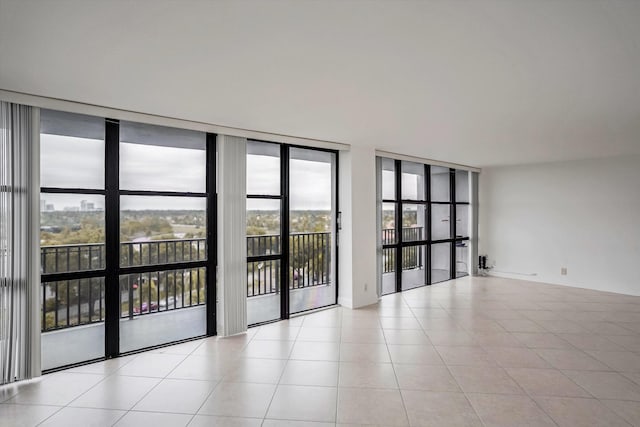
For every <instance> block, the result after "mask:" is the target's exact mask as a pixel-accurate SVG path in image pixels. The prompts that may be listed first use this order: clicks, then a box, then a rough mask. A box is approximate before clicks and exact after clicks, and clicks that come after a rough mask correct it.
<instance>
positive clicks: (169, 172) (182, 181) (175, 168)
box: [120, 122, 207, 193]
mask: <svg viewBox="0 0 640 427" xmlns="http://www.w3.org/2000/svg"><path fill="white" fill-rule="evenodd" d="M206 144H207V136H206V134H205V133H204V132H196V131H191V130H184V129H176V128H170V127H164V126H154V125H147V124H142V123H132V122H120V188H121V189H123V190H152V191H182V192H192V193H204V192H205V191H206V163H207V155H206V150H205V147H206Z"/></svg>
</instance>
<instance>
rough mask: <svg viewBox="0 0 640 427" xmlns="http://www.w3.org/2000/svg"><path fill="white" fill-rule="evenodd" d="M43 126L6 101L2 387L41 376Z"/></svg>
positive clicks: (1, 120) (1, 135) (0, 216)
mask: <svg viewBox="0 0 640 427" xmlns="http://www.w3.org/2000/svg"><path fill="white" fill-rule="evenodd" d="M38 125H39V110H38V109H36V108H32V107H27V106H24V105H17V104H10V103H6V102H0V384H5V383H9V382H12V381H17V380H22V379H28V378H32V377H35V376H39V375H40V298H39V292H38V290H39V288H40V263H39V258H40V257H39V247H40V245H39V222H40V218H39V211H40V209H39V191H40V183H39V172H40V160H39V155H40V153H39V136H38Z"/></svg>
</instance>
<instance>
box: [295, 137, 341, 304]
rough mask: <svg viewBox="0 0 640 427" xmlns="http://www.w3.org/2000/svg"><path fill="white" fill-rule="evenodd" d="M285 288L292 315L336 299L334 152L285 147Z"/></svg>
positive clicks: (333, 302) (333, 301)
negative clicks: (287, 172) (287, 177)
mask: <svg viewBox="0 0 640 427" xmlns="http://www.w3.org/2000/svg"><path fill="white" fill-rule="evenodd" d="M290 159H291V160H290V182H291V184H290V194H291V195H290V214H289V215H290V230H291V234H290V236H289V247H290V253H289V262H290V269H289V288H290V293H289V296H290V304H291V305H290V310H291V313H297V312H300V311H304V310H309V309H312V308H318V307H323V306H326V305H330V304H335V303H336V297H337V296H336V288H335V281H334V280H333V277H334V265H335V259H334V257H335V251H334V246H335V245H334V242H335V239H334V224H335V209H334V206H335V194H334V191H333V189H334V187H335V154H334V153H329V152H324V151H316V150H309V149H300V148H292V149H291V150H290Z"/></svg>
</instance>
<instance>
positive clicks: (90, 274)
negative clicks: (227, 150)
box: [40, 110, 215, 369]
mask: <svg viewBox="0 0 640 427" xmlns="http://www.w3.org/2000/svg"><path fill="white" fill-rule="evenodd" d="M214 171H215V135H210V134H206V133H203V132H195V131H188V130H181V129H175V128H167V127H160V126H151V125H144V124H139V123H132V122H119V121H117V120H110V119H104V118H98V117H90V116H84V115H78V114H70V113H62V112H56V111H49V110H43V111H42V114H41V185H42V188H41V201H40V209H41V218H42V219H41V257H42V259H41V263H42V313H43V315H42V331H43V334H42V347H43V350H42V356H43V368H44V369H52V368H57V367H61V366H65V365H69V364H73V363H79V362H83V361H87V360H92V359H96V358H102V357H113V356H117V355H118V354H121V353H126V352H129V351H134V350H139V349H143V348H148V347H152V346H157V345H162V344H166V343H170V342H175V341H179V340H184V339H189V338H193V337H197V336H203V335H207V334H209V335H211V334H215V303H212V304H209V299H208V297H212V296H213V297H214V296H215V277H211V274H212V272H213V271H214V269H213V267H214V266H215V256H214V254H215V252H214V251H215V244H213V243H214V242H215V236H214V233H213V231H214V230H215V227H213V229H211V228H209V224H211V223H212V222H213V220H212V218H214V217H213V215H214V212H215V209H212V207H215V175H214ZM211 301H215V299H212V300H211Z"/></svg>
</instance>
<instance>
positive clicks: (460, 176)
mask: <svg viewBox="0 0 640 427" xmlns="http://www.w3.org/2000/svg"><path fill="white" fill-rule="evenodd" d="M456 202H466V203H468V202H469V172H467V171H460V170H457V171H456Z"/></svg>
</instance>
